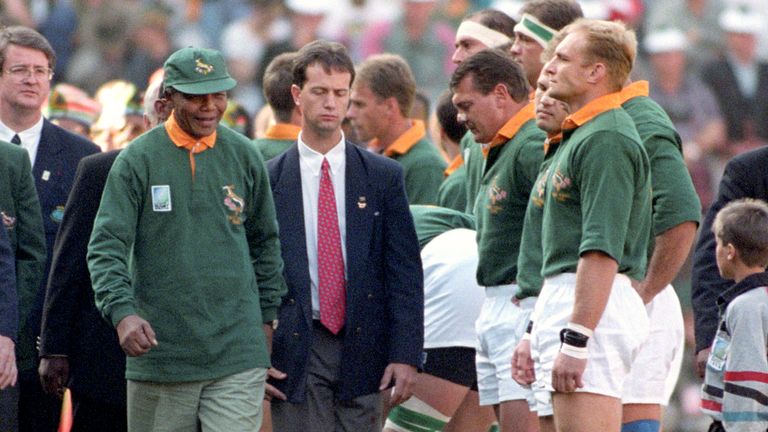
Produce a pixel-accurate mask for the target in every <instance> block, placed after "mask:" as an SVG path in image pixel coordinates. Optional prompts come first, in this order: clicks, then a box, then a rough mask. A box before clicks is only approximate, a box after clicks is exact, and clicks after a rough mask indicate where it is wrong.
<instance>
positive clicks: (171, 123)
mask: <svg viewBox="0 0 768 432" xmlns="http://www.w3.org/2000/svg"><path fill="white" fill-rule="evenodd" d="M165 130H166V132H168V136H169V137H170V138H171V141H173V143H174V144H176V147H181V148H185V149H187V150H190V151H192V153H200V152H202V151H203V150H205V149H206V148H213V146H214V144H216V131H213V133H212V134H210V135H208V136H206V137H202V138H200V139H195V138H193V137H192V136H190V135H189V134H188V133H186V132H184V130H183V129H182V128H181V126H179V124H178V123H177V122H176V117H175V116H174V115H173V113H171V115H170V116H168V120H166V121H165ZM198 142H199V143H200V144H202V147H197V148H196V147H195V145H196V144H197V143H198Z"/></svg>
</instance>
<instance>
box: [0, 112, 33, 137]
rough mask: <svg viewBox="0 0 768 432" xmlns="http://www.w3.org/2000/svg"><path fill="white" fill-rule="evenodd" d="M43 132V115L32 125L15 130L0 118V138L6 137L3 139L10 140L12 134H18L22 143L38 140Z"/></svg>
mask: <svg viewBox="0 0 768 432" xmlns="http://www.w3.org/2000/svg"><path fill="white" fill-rule="evenodd" d="M42 133H43V116H40V119H39V120H38V121H37V123H35V124H34V125H32V127H31V128H29V129H26V130H23V131H18V132H17V131H15V130H13V129H11V128H9V127H8V126H7V125H6V124H5V123H3V121H2V120H0V138H8V139H6V140H5V141H8V142H10V141H11V138H13V136H14V135H16V134H18V135H19V138H21V142H22V143H29V142H38V141H39V140H40V135H41V134H42Z"/></svg>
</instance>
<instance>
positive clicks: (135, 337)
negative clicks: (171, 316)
mask: <svg viewBox="0 0 768 432" xmlns="http://www.w3.org/2000/svg"><path fill="white" fill-rule="evenodd" d="M117 337H118V339H120V347H122V348H123V351H125V353H126V354H127V355H129V356H131V357H139V356H141V355H144V354H146V353H148V352H149V350H150V349H152V347H156V346H157V339H156V337H155V331H154V330H152V326H150V325H149V322H147V321H146V320H145V319H144V318H142V317H140V316H138V315H128V316H127V317H125V318H123V319H122V320H120V322H119V323H118V324H117Z"/></svg>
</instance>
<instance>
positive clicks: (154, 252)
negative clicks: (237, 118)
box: [88, 48, 286, 431]
mask: <svg viewBox="0 0 768 432" xmlns="http://www.w3.org/2000/svg"><path fill="white" fill-rule="evenodd" d="M164 69H165V79H164V83H163V84H164V88H165V99H166V100H167V101H168V103H169V105H170V107H171V109H172V113H171V116H170V117H169V118H168V120H167V121H166V122H165V124H164V127H158V128H155V129H152V130H151V131H149V132H147V133H146V134H144V135H142V136H141V137H139V138H138V139H136V140H135V141H134V142H133V143H132V144H131V145H130V146H129V147H128V148H126V149H125V150H123V151H122V152H121V153H120V155H119V156H118V157H117V159H116V161H115V163H114V165H113V167H112V170H111V171H110V174H109V178H108V179H107V184H106V187H105V190H104V194H103V197H102V201H101V206H100V208H99V212H98V215H97V216H96V221H95V223H94V229H93V233H92V235H91V241H90V244H89V248H88V268H89V270H90V274H91V279H92V281H93V289H94V291H95V300H96V305H97V307H98V309H99V310H100V311H101V313H102V314H103V315H104V317H105V318H106V319H107V320H108V321H110V322H111V323H112V324H113V325H114V326H115V327H116V328H117V333H118V337H119V340H120V345H121V346H122V348H123V350H124V351H125V353H126V354H127V355H128V359H127V363H126V378H127V380H128V388H127V392H128V430H141V431H153V430H175V431H197V430H202V431H208V430H233V431H234V430H258V429H259V427H260V424H261V418H262V415H261V401H262V399H263V395H264V380H265V378H266V374H267V368H268V367H269V365H270V364H269V346H270V344H271V336H272V324H273V321H274V320H275V317H276V314H277V307H278V304H279V301H280V298H281V297H282V295H283V294H284V293H285V290H286V288H285V282H284V280H283V277H282V268H283V263H282V260H281V258H280V246H279V240H278V233H277V222H276V220H275V209H274V204H273V201H272V194H271V193H270V188H269V180H268V177H267V173H266V171H265V169H264V162H263V160H262V158H261V155H260V153H259V151H258V149H257V148H256V147H255V146H253V144H252V143H251V142H250V141H249V140H248V139H247V138H245V137H244V136H242V135H240V134H238V133H236V132H234V131H232V130H230V129H227V128H226V127H223V126H220V125H219V122H220V121H221V118H222V115H223V113H224V110H225V109H226V106H227V91H229V90H230V89H232V88H233V87H234V86H235V85H236V83H235V80H234V79H232V78H231V77H230V76H229V73H228V72H227V69H226V66H225V64H224V60H223V59H222V56H221V54H220V53H219V52H217V51H213V50H208V49H198V48H184V49H181V50H179V51H177V52H175V53H174V54H172V55H171V56H170V57H169V58H168V60H167V61H166V62H165V66H164ZM129 263H130V264H129ZM262 329H263V330H262Z"/></svg>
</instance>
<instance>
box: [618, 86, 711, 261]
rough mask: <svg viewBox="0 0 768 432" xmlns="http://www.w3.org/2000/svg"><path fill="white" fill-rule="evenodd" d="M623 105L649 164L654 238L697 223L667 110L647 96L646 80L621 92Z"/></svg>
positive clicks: (698, 211)
mask: <svg viewBox="0 0 768 432" xmlns="http://www.w3.org/2000/svg"><path fill="white" fill-rule="evenodd" d="M621 101H622V108H624V110H625V111H626V112H627V114H629V116H630V117H631V118H632V121H633V122H634V123H635V128H636V129H637V132H638V134H639V135H640V139H641V140H642V143H643V147H644V148H645V151H646V153H648V159H649V161H650V164H651V191H652V197H653V201H652V209H653V228H652V230H651V247H650V248H649V252H648V254H649V256H650V254H651V252H652V249H653V248H652V240H653V237H655V236H657V235H659V234H661V233H663V232H664V231H666V230H668V229H670V228H672V227H674V226H677V225H679V224H681V223H683V222H688V221H693V222H696V223H698V221H699V218H700V216H701V202H700V201H699V197H698V195H697V194H696V190H695V189H694V187H693V181H692V180H691V176H690V174H689V173H688V169H687V168H686V166H685V161H684V160H683V152H682V144H681V140H680V135H678V134H677V132H676V131H675V127H674V125H673V124H672V121H671V120H670V119H669V116H668V115H667V113H666V112H664V110H663V109H662V108H661V107H660V106H659V104H657V103H656V102H654V101H653V99H650V98H649V97H648V83H647V82H646V81H638V82H635V83H632V84H631V85H629V86H627V87H625V88H624V90H622V92H621Z"/></svg>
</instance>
